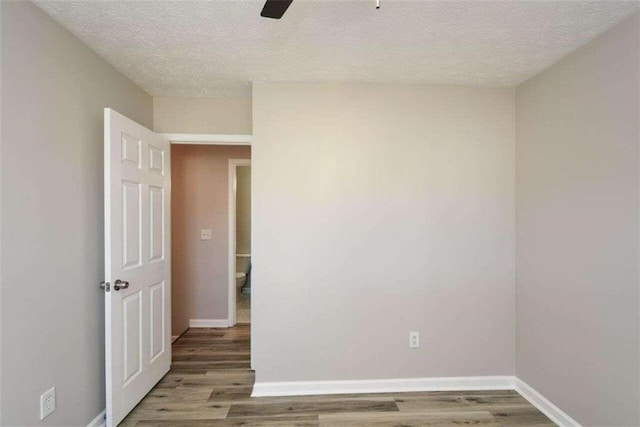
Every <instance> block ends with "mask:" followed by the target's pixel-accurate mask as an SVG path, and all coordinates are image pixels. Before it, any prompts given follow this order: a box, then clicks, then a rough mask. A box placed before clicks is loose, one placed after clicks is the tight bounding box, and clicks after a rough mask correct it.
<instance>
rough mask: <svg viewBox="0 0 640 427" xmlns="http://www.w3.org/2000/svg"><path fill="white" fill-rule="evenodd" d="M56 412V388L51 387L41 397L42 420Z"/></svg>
mask: <svg viewBox="0 0 640 427" xmlns="http://www.w3.org/2000/svg"><path fill="white" fill-rule="evenodd" d="M55 410H56V388H55V387H51V388H50V389H49V390H47V391H45V392H44V393H42V395H41V396H40V419H41V420H44V419H45V417H47V416H48V415H50V414H51V413H52V412H53V411H55Z"/></svg>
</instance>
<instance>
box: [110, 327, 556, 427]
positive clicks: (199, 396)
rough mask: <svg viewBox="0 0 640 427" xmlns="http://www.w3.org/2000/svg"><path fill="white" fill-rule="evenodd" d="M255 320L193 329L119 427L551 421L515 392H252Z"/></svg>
mask: <svg viewBox="0 0 640 427" xmlns="http://www.w3.org/2000/svg"><path fill="white" fill-rule="evenodd" d="M253 382H254V374H253V371H251V370H250V326H249V325H238V326H235V327H233V328H229V329H189V330H188V331H187V332H186V333H185V334H184V335H182V336H181V337H180V338H179V339H178V340H177V341H176V342H175V343H174V344H173V363H172V365H171V371H170V372H169V373H168V374H167V375H166V376H165V377H164V378H163V379H162V380H161V381H160V382H159V383H158V384H157V385H156V386H155V387H154V388H153V390H151V392H150V393H149V394H148V395H147V396H146V397H145V398H144V400H142V402H140V404H138V406H136V408H135V409H134V410H133V411H132V412H131V413H130V414H129V416H128V417H127V418H125V420H124V421H123V422H122V423H121V424H120V426H121V427H161V426H162V427H169V426H171V427H181V426H184V427H205V426H207V427H222V426H224V427H229V426H254V427H257V426H326V427H338V426H377V427H391V426H404V427H412V426H415V427H417V426H454V425H460V424H475V425H480V426H485V427H488V426H491V427H496V426H533V425H535V426H553V425H554V424H553V423H552V422H551V421H550V420H549V419H548V418H546V417H545V416H544V415H543V414H542V413H540V412H539V411H538V410H537V409H536V408H534V407H533V406H531V404H529V403H528V402H527V401H526V400H525V399H524V398H522V397H521V396H520V395H519V394H517V393H516V392H515V391H479V392H414V393H382V394H352V395H329V396H296V397H262V398H251V397H250V396H251V390H252V388H253Z"/></svg>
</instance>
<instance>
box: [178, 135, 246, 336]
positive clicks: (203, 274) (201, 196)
mask: <svg viewBox="0 0 640 427" xmlns="http://www.w3.org/2000/svg"><path fill="white" fill-rule="evenodd" d="M250 157H251V147H239V146H211V145H173V146H172V147H171V161H172V164H171V167H172V171H171V179H172V188H171V191H172V195H171V209H172V219H171V228H172V231H171V238H172V250H173V253H172V256H173V260H172V286H173V288H172V292H173V294H172V299H171V301H172V333H173V334H174V335H178V334H181V333H182V332H184V331H185V330H186V329H187V328H188V327H189V319H227V318H228V313H227V310H228V297H229V294H228V290H229V287H228V271H229V270H228V245H229V235H228V229H229V227H228V224H229V222H228V221H229V216H228V214H229V212H228V204H229V202H228V194H229V193H228V170H229V159H248V158H250ZM201 229H211V230H212V234H213V238H212V239H211V240H200V230H201Z"/></svg>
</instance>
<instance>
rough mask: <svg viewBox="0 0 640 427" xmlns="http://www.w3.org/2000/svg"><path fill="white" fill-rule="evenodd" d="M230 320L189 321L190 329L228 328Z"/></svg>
mask: <svg viewBox="0 0 640 427" xmlns="http://www.w3.org/2000/svg"><path fill="white" fill-rule="evenodd" d="M229 326H232V325H230V324H229V319H189V327H190V328H228V327H229Z"/></svg>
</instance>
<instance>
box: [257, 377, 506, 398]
mask: <svg viewBox="0 0 640 427" xmlns="http://www.w3.org/2000/svg"><path fill="white" fill-rule="evenodd" d="M514 379H515V378H514V377H512V376H488V377H441V378H392V379H381V380H351V381H293V382H271V383H270V382H262V383H261V382H257V383H255V384H254V386H253V392H252V393H251V397H263V396H306V395H314V394H353V393H401V392H411V391H451V390H453V391H456V390H513V389H514V386H515V383H514Z"/></svg>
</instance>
